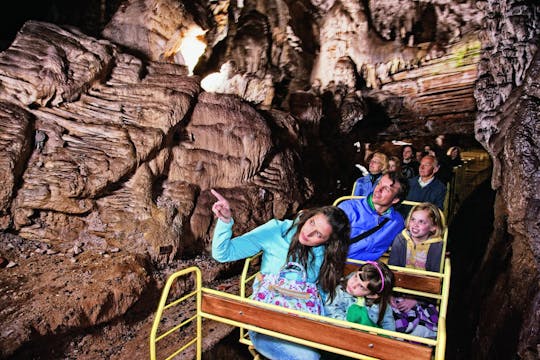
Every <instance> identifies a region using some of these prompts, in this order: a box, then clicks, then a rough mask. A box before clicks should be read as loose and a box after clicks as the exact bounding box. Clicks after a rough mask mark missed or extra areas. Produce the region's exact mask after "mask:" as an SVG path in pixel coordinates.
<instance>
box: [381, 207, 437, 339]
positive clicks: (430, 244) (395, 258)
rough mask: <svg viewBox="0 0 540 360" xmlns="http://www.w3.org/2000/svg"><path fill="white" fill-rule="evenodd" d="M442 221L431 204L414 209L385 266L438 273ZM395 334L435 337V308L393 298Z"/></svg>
mask: <svg viewBox="0 0 540 360" xmlns="http://www.w3.org/2000/svg"><path fill="white" fill-rule="evenodd" d="M443 226H444V225H443V220H442V216H441V212H440V210H439V209H438V208H437V207H436V206H435V205H433V204H431V203H421V204H418V205H415V206H414V207H413V208H412V209H411V211H410V213H409V216H408V217H407V220H406V222H405V229H404V230H403V231H402V232H401V234H398V235H397V236H396V238H395V239H394V242H393V243H392V248H391V251H390V259H389V260H388V264H390V265H395V266H403V267H408V268H414V269H422V270H428V271H434V272H439V271H440V270H441V269H440V264H441V258H442V249H443V240H442V237H441V236H442V233H443V230H444V229H443ZM390 304H391V305H392V310H393V311H394V318H395V319H396V330H397V331H400V332H405V333H408V334H411V335H417V336H423V337H429V338H435V337H437V322H438V317H439V316H438V315H439V313H438V311H437V308H436V307H435V306H434V305H433V304H432V303H430V302H429V301H428V300H417V299H415V298H413V297H409V296H402V297H397V296H393V297H392V298H391V300H390Z"/></svg>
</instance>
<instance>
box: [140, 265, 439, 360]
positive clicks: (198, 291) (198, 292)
mask: <svg viewBox="0 0 540 360" xmlns="http://www.w3.org/2000/svg"><path fill="white" fill-rule="evenodd" d="M257 256H259V255H256V256H254V257H252V258H249V259H247V260H246V263H245V265H244V271H243V272H242V284H241V288H242V287H244V289H243V290H241V296H238V295H233V294H228V293H225V292H222V291H217V290H213V289H208V288H204V287H202V286H201V283H202V281H201V272H200V270H199V269H198V268H196V267H190V268H187V269H184V270H181V271H179V272H176V273H174V274H173V275H171V276H170V277H169V279H168V280H167V283H166V285H165V287H164V289H163V292H162V295H161V299H160V302H159V306H158V309H157V311H156V317H155V319H154V323H153V326H152V330H151V334H150V358H151V360H156V343H157V342H158V341H160V340H162V339H163V338H165V337H166V336H169V335H171V334H173V333H174V331H176V330H177V329H178V328H179V327H181V326H184V325H185V324H186V323H187V322H189V321H192V320H193V319H196V320H197V334H196V337H195V338H193V339H191V340H189V339H188V342H187V344H185V345H184V346H182V347H180V348H179V349H178V350H176V351H174V353H173V354H172V355H170V356H168V357H167V359H172V358H173V357H174V356H176V355H178V354H179V353H180V352H181V351H183V350H184V349H185V348H187V347H188V346H190V345H192V344H195V343H196V345H197V359H201V354H202V318H207V319H212V320H215V321H219V322H222V323H226V324H229V325H233V326H237V327H240V328H243V329H248V330H254V331H257V332H260V333H263V334H267V335H270V336H274V337H277V338H280V339H285V340H288V341H293V342H296V343H299V344H303V345H306V346H310V347H314V348H318V349H322V350H325V351H331V352H333V353H336V354H341V355H344V356H349V357H352V358H356V359H373V358H372V357H370V356H367V355H364V354H357V353H352V352H350V351H347V350H343V349H339V348H333V347H331V346H327V345H324V344H319V343H316V342H313V341H309V340H304V339H302V338H297V337H293V336H289V335H285V334H281V333H279V332H276V331H273V330H271V329H265V328H261V327H259V326H256V325H249V324H246V323H242V322H240V321H235V320H233V319H229V318H227V317H223V316H219V315H216V314H213V313H207V312H203V311H202V305H201V302H202V300H201V298H202V294H213V295H218V296H220V297H222V298H226V299H230V300H232V301H234V302H236V303H245V304H251V305H255V306H257V307H260V308H266V309H271V310H272V311H276V312H280V313H283V312H286V313H289V314H295V315H298V316H299V317H302V318H308V319H312V320H316V321H321V322H325V323H329V324H331V325H334V326H337V327H339V328H353V329H357V330H360V331H364V332H369V333H371V334H376V335H380V336H385V337H390V338H396V339H402V340H407V341H412V342H415V343H418V344H424V345H426V346H432V347H435V351H434V353H433V356H434V358H435V359H436V360H442V359H444V353H445V349H446V329H445V326H446V311H447V306H448V295H449V283H450V260H449V259H446V261H445V266H444V273H443V274H439V273H435V272H426V271H421V270H415V269H407V268H399V270H400V271H401V272H410V273H413V274H424V275H428V274H429V275H430V276H437V277H440V278H441V279H442V281H443V286H442V290H441V293H442V298H441V303H440V309H439V317H440V318H439V326H438V333H437V339H436V340H434V339H427V338H422V337H418V336H413V335H408V334H403V333H399V332H395V331H389V330H384V329H379V328H373V327H369V326H365V325H360V324H355V323H351V322H347V321H342V320H336V319H332V318H328V317H324V316H320V315H313V314H309V313H305V312H300V311H296V310H292V309H287V310H284V309H283V308H280V307H279V306H275V305H270V304H264V303H261V302H258V301H255V300H252V299H250V298H247V297H245V296H246V289H245V286H246V283H247V282H249V281H251V280H252V279H253V277H254V275H252V276H249V274H248V273H249V266H250V263H251V261H252V260H253V259H254V258H256V257H257ZM394 268H397V267H394ZM190 273H195V284H194V287H195V290H194V291H192V292H190V293H188V294H187V295H185V296H182V297H181V298H179V299H178V300H174V301H171V302H170V303H169V304H166V302H167V299H168V296H169V292H170V289H171V286H172V284H173V282H174V281H176V279H178V278H179V277H181V276H187V275H189V274H190ZM427 295H430V294H427ZM431 295H434V294H431ZM192 296H196V297H197V305H196V315H195V316H193V317H191V318H190V319H188V320H186V321H184V322H183V323H182V324H180V325H178V326H174V327H173V328H172V329H169V330H168V331H166V332H165V333H163V334H161V335H159V336H157V331H158V327H159V324H160V320H161V317H162V315H163V311H164V310H166V309H169V308H171V307H173V306H177V305H180V303H181V302H182V301H184V300H187V299H188V298H190V297H192ZM432 297H433V296H432ZM293 321H294V320H293ZM336 330H337V328H336ZM240 342H242V343H245V344H251V342H250V340H249V339H247V338H246V337H242V338H241V339H240Z"/></svg>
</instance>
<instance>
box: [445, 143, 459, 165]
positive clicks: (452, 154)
mask: <svg viewBox="0 0 540 360" xmlns="http://www.w3.org/2000/svg"><path fill="white" fill-rule="evenodd" d="M446 155H447V156H448V158H449V159H450V160H449V161H450V166H452V167H456V166H461V165H463V160H462V159H461V148H460V147H459V146H451V147H450V148H449V149H448V151H447V152H446Z"/></svg>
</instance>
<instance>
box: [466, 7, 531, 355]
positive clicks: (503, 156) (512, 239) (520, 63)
mask: <svg viewBox="0 0 540 360" xmlns="http://www.w3.org/2000/svg"><path fill="white" fill-rule="evenodd" d="M486 10H487V12H486V28H485V31H484V32H483V33H482V36H481V38H482V43H483V49H482V60H481V62H480V64H479V78H478V81H477V83H476V89H475V97H476V99H477V104H478V115H477V119H476V122H475V135H476V138H477V140H478V141H479V142H480V143H481V144H482V145H483V146H484V147H485V148H486V149H487V150H488V152H489V153H490V154H491V157H492V160H493V163H494V170H493V176H492V187H493V188H494V189H495V190H496V202H495V209H494V211H495V213H494V214H495V221H494V230H493V234H492V237H491V240H490V242H489V244H488V249H487V251H486V253H485V256H484V259H483V261H482V263H481V266H480V268H479V272H478V273H477V274H476V275H474V276H473V278H472V281H471V283H470V285H469V289H470V290H471V293H472V294H474V295H473V296H471V297H470V299H473V300H472V303H471V304H472V307H471V309H476V310H477V311H478V312H479V314H478V324H477V325H476V329H475V331H474V334H473V335H472V336H473V337H472V339H471V344H475V345H474V349H475V351H474V354H475V357H476V358H479V359H487V358H499V359H507V358H513V357H514V356H516V354H517V356H519V358H521V359H538V356H539V353H540V349H539V343H540V328H539V324H540V222H539V214H540V197H539V196H540V195H539V192H538V189H540V147H539V145H538V144H540V142H539V140H540V127H539V125H540V121H539V115H540V91H539V86H540V53H539V51H538V44H539V34H540V24H539V22H540V7H539V5H537V4H533V3H532V2H521V1H511V0H503V1H488V6H487V9H486ZM474 288H477V289H482V290H478V291H473V290H472V289H474ZM501 343H505V344H506V346H500V344H501Z"/></svg>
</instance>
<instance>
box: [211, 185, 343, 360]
mask: <svg viewBox="0 0 540 360" xmlns="http://www.w3.org/2000/svg"><path fill="white" fill-rule="evenodd" d="M211 192H212V194H213V195H214V196H215V197H216V198H217V201H216V202H215V203H214V204H213V206H212V212H213V213H214V214H215V216H216V217H217V219H218V220H217V222H216V226H215V229H214V234H213V238H212V257H213V258H214V259H215V260H217V261H219V262H229V261H235V260H240V259H244V258H247V257H250V256H253V255H255V254H257V253H259V252H260V251H262V259H261V273H263V274H269V273H273V274H277V273H279V271H280V269H281V267H282V266H283V265H285V264H286V263H287V262H288V261H294V262H298V263H301V264H302V265H303V266H304V268H305V269H306V271H307V279H306V280H307V281H308V282H312V283H317V285H318V288H319V289H320V293H321V294H323V299H322V300H323V303H324V302H325V301H327V300H328V301H332V300H333V299H334V297H335V294H336V292H335V291H336V287H337V285H338V283H339V280H340V278H341V275H342V274H343V269H344V266H345V260H346V255H347V248H348V245H349V234H350V225H349V220H348V218H347V215H346V214H345V213H344V212H343V210H341V209H339V208H337V207H335V206H323V207H320V208H315V209H310V210H305V211H303V212H301V214H299V215H298V216H297V217H296V219H294V220H277V219H273V220H270V221H268V222H267V223H265V224H263V225H261V226H259V227H257V228H255V229H253V230H251V231H249V232H247V233H245V234H243V235H240V236H237V237H235V238H232V234H233V232H232V227H233V224H234V221H233V218H232V212H231V208H230V205H229V202H228V201H227V200H226V199H225V198H224V197H223V196H222V195H221V194H220V193H218V192H217V191H215V190H214V189H212V190H211ZM257 285H258V284H257V281H254V284H253V288H254V289H256V287H257ZM249 333H250V339H251V341H252V342H253V345H254V346H255V349H257V351H258V352H260V353H261V354H262V355H263V356H265V357H268V358H270V359H287V358H297V359H319V358H320V354H319V352H318V351H317V350H315V349H312V348H309V347H306V346H302V345H299V344H295V343H292V342H288V341H285V340H281V339H277V338H274V337H271V336H268V335H264V334H260V333H256V332H254V331H250V332H249Z"/></svg>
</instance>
